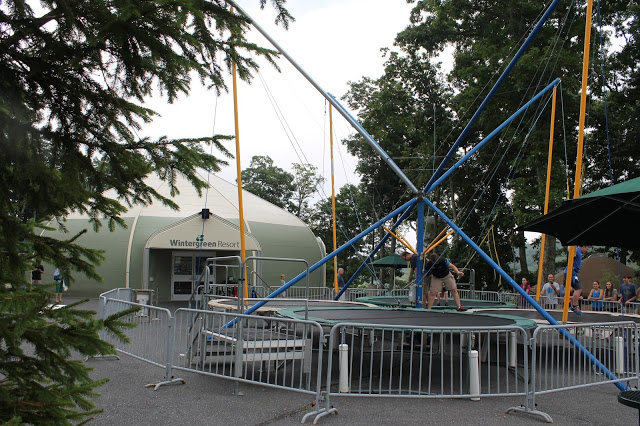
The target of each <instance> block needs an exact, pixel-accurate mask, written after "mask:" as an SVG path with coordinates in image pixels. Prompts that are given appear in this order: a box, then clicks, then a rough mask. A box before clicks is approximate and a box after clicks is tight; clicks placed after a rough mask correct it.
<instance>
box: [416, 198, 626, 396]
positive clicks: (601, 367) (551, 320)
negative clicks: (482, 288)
mask: <svg viewBox="0 0 640 426" xmlns="http://www.w3.org/2000/svg"><path fill="white" fill-rule="evenodd" d="M424 203H425V204H426V205H427V206H429V207H430V208H431V209H433V211H434V212H436V214H438V216H440V217H441V218H442V219H443V220H444V221H445V222H447V223H448V224H449V226H450V227H451V229H453V230H454V231H455V232H456V233H457V234H458V235H459V236H460V237H461V238H462V239H463V240H464V241H465V242H466V243H467V244H469V246H471V248H472V249H474V250H475V251H476V253H478V255H480V257H482V258H483V259H484V260H485V261H486V262H487V263H488V264H489V265H490V266H491V267H492V268H493V269H494V270H496V271H497V272H498V273H499V274H500V275H501V276H502V278H504V279H505V281H507V282H508V283H509V285H511V287H513V289H514V290H516V291H517V292H518V293H520V294H521V295H522V297H523V298H524V299H525V300H526V301H527V302H528V303H530V304H531V306H533V307H534V309H535V310H536V311H538V312H539V313H540V315H542V316H543V317H544V319H546V320H547V321H549V324H552V325H560V324H559V323H558V321H556V320H555V319H554V318H553V317H552V316H551V315H549V313H548V312H547V311H546V310H544V308H543V307H542V306H540V305H539V304H538V302H536V301H535V299H533V298H532V297H531V296H529V295H528V294H527V293H526V292H525V291H524V290H523V289H522V288H520V286H519V285H518V284H517V283H516V282H515V281H514V280H513V279H512V278H511V277H510V276H509V274H507V273H506V272H505V271H504V270H502V268H501V267H500V266H499V265H498V264H497V263H496V262H494V261H493V259H491V257H490V256H489V255H487V254H486V253H485V252H484V251H483V250H482V249H481V248H480V247H479V246H478V245H477V244H476V243H474V242H473V240H472V239H471V238H469V237H468V236H467V234H465V233H464V232H462V229H460V228H458V227H457V226H456V224H455V223H453V221H452V220H451V219H449V218H448V217H447V216H446V215H445V214H444V213H443V212H441V211H440V210H439V209H438V208H437V207H436V206H435V205H434V204H433V203H432V202H431V201H429V200H428V199H426V198H425V199H424ZM558 332H559V333H560V334H561V335H562V336H563V337H564V338H565V339H567V340H569V342H571V344H572V345H573V346H575V347H576V348H578V350H579V351H580V353H582V354H583V355H585V356H587V357H588V358H589V360H590V361H591V363H592V364H593V365H595V366H596V368H598V369H599V370H600V371H601V372H602V373H604V374H605V375H606V376H607V377H608V378H609V379H610V380H616V379H617V377H616V376H615V375H614V374H613V373H612V372H611V371H609V369H607V367H605V366H604V365H603V364H602V363H601V362H600V361H599V360H598V359H597V358H596V357H595V356H593V354H591V353H590V352H589V351H588V350H587V348H585V347H584V346H583V345H582V344H581V343H580V342H578V341H577V340H576V339H575V338H574V337H573V336H571V334H570V333H569V332H568V331H567V330H566V329H564V328H559V329H558ZM615 385H616V386H617V387H618V388H619V389H620V390H627V387H626V386H625V385H623V384H622V383H615Z"/></svg>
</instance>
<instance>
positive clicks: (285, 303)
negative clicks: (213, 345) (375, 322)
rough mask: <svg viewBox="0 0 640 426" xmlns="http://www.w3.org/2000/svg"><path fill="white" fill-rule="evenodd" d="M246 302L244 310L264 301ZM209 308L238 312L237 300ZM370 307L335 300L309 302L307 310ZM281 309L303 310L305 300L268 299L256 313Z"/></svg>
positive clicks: (218, 302)
mask: <svg viewBox="0 0 640 426" xmlns="http://www.w3.org/2000/svg"><path fill="white" fill-rule="evenodd" d="M245 300H246V301H247V303H248V304H247V305H246V308H245V310H246V309H249V308H251V307H252V306H253V305H255V304H257V303H258V302H260V301H261V300H264V299H259V300H256V299H245ZM208 305H209V307H210V308H213V309H221V310H224V311H236V310H238V301H237V299H214V300H210V301H209V302H208ZM356 306H357V307H371V306H373V305H371V304H367V303H361V302H340V301H335V300H309V308H312V307H313V308H326V307H347V308H349V307H356ZM282 308H300V309H302V310H303V318H304V309H305V300H303V299H277V298H275V299H269V302H268V303H266V304H265V305H263V306H261V307H259V308H258V309H257V310H256V312H257V313H258V314H260V315H273V314H274V313H275V312H277V311H278V310H279V309H282Z"/></svg>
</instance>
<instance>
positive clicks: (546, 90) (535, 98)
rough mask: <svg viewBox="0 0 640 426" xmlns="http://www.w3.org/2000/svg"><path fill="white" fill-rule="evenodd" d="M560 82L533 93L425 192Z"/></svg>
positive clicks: (447, 175)
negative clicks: (535, 93) (527, 100)
mask: <svg viewBox="0 0 640 426" xmlns="http://www.w3.org/2000/svg"><path fill="white" fill-rule="evenodd" d="M559 83H560V79H559V78H556V79H555V80H553V82H551V84H549V85H548V86H547V87H545V88H544V89H542V90H541V91H540V93H538V94H537V95H535V96H534V97H533V98H531V100H530V101H529V102H527V103H526V104H524V105H523V106H522V107H521V108H520V109H519V110H518V111H516V112H515V113H514V114H513V115H512V116H511V117H509V118H507V119H506V120H505V121H504V122H503V123H502V124H501V125H500V126H498V127H497V128H496V129H495V130H494V131H493V132H491V133H489V135H488V136H487V137H486V138H484V139H483V140H482V141H481V142H480V143H478V145H476V146H474V147H473V149H471V151H469V152H468V153H467V155H465V156H464V157H462V158H461V159H460V160H458V162H457V163H456V164H454V165H453V166H452V167H451V168H450V169H449V170H447V171H446V172H444V173H443V174H442V176H440V178H439V179H438V180H436V181H435V182H433V184H432V185H431V187H430V188H429V190H428V191H427V192H426V194H428V193H430V192H431V191H433V190H434V189H436V188H437V187H438V186H439V185H440V184H441V183H442V182H443V181H444V180H445V179H446V178H447V177H449V176H450V175H451V174H452V173H453V172H454V171H455V170H456V169H457V168H458V167H460V166H461V165H462V164H463V163H464V162H466V161H467V160H468V159H469V158H471V157H472V156H473V154H475V153H476V152H477V151H478V150H479V149H480V148H482V147H483V146H484V145H486V144H487V143H488V142H489V141H491V140H492V139H493V138H494V137H495V136H496V135H497V134H498V133H500V131H502V129H504V128H505V127H506V126H507V125H509V123H511V122H512V121H513V120H514V119H515V118H516V117H517V116H519V115H520V114H522V113H523V112H524V111H525V110H526V109H527V108H529V106H530V105H531V104H532V103H534V102H536V101H537V100H538V99H540V97H542V95H544V94H545V93H547V92H548V91H549V90H551V89H552V88H553V87H554V86H555V85H557V84H559Z"/></svg>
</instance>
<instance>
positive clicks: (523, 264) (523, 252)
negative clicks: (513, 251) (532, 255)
mask: <svg viewBox="0 0 640 426" xmlns="http://www.w3.org/2000/svg"><path fill="white" fill-rule="evenodd" d="M518 234H519V237H520V238H519V240H520V244H518V257H520V272H521V274H522V275H527V276H528V275H529V267H528V266H527V240H526V239H525V238H524V231H519V232H518Z"/></svg>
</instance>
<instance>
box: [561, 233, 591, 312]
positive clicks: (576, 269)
mask: <svg viewBox="0 0 640 426" xmlns="http://www.w3.org/2000/svg"><path fill="white" fill-rule="evenodd" d="M587 250H589V246H578V249H577V250H576V256H575V258H574V259H573V270H572V274H571V275H569V274H568V273H567V268H564V277H565V278H564V279H565V280H566V279H567V278H569V279H570V280H571V288H572V289H573V295H572V296H571V301H572V303H571V304H570V305H569V308H570V309H571V310H572V311H573V313H574V314H576V315H582V311H581V310H580V295H581V294H582V287H581V286H580V278H579V274H580V268H581V267H582V257H583V256H584V255H585V254H586V253H587ZM565 282H566V281H565Z"/></svg>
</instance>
